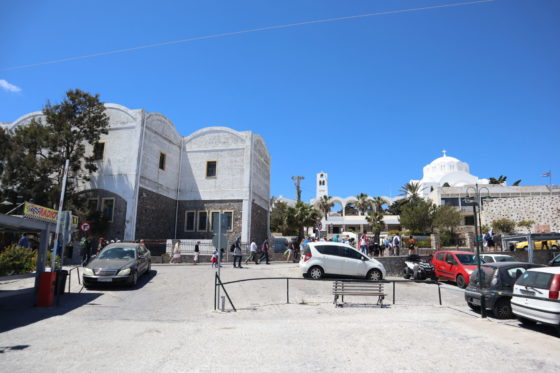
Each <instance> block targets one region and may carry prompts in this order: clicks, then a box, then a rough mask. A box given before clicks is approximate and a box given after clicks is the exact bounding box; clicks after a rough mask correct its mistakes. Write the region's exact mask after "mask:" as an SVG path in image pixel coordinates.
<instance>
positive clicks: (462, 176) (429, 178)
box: [410, 150, 489, 197]
mask: <svg viewBox="0 0 560 373" xmlns="http://www.w3.org/2000/svg"><path fill="white" fill-rule="evenodd" d="M410 181H411V182H414V183H420V195H421V196H423V197H425V196H427V195H428V194H429V193H430V191H431V190H432V189H434V188H438V187H442V186H444V185H445V186H451V187H460V186H464V185H473V184H488V183H489V181H488V179H479V178H478V177H476V176H474V175H471V173H470V169H469V165H468V163H465V162H461V161H460V160H458V159H457V158H454V157H449V156H447V152H446V151H445V150H444V151H443V156H441V157H439V158H436V159H434V160H433V161H432V162H431V163H430V164H428V165H426V166H424V170H423V177H422V180H410Z"/></svg>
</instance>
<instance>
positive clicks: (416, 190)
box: [400, 181, 421, 201]
mask: <svg viewBox="0 0 560 373" xmlns="http://www.w3.org/2000/svg"><path fill="white" fill-rule="evenodd" d="M420 190H421V186H420V183H419V182H418V183H415V182H414V181H410V182H408V183H406V184H404V185H403V186H402V187H401V190H400V192H401V194H400V195H401V196H403V197H405V198H406V199H408V200H409V201H411V200H416V199H418V198H419V197H420Z"/></svg>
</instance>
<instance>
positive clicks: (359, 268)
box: [342, 247, 367, 276]
mask: <svg viewBox="0 0 560 373" xmlns="http://www.w3.org/2000/svg"><path fill="white" fill-rule="evenodd" d="M342 250H343V253H344V264H343V267H342V271H343V274H344V275H348V276H365V275H366V272H367V264H366V263H365V260H364V259H363V258H365V257H364V256H363V255H362V254H360V253H359V252H357V251H356V250H354V249H351V248H349V247H342Z"/></svg>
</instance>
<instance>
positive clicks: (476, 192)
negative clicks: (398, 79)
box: [466, 184, 490, 318]
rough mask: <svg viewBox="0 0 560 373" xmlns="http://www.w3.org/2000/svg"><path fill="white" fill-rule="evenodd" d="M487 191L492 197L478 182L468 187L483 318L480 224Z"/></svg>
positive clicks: (484, 308) (484, 313)
mask: <svg viewBox="0 0 560 373" xmlns="http://www.w3.org/2000/svg"><path fill="white" fill-rule="evenodd" d="M484 191H486V198H489V197H490V190H489V189H488V188H486V187H480V188H479V187H478V184H475V186H474V187H467V198H466V200H467V201H468V202H471V203H472V207H473V214H474V235H475V242H476V268H477V275H478V286H479V287H480V316H481V317H482V318H485V317H486V304H485V303H486V302H485V301H484V292H483V290H482V270H481V269H480V251H481V250H480V244H481V243H482V242H481V241H482V239H481V238H482V227H481V226H480V210H481V208H482V196H481V194H480V193H481V192H484ZM477 206H478V219H477V216H476V214H477V212H476V207H477ZM479 232H480V239H479Z"/></svg>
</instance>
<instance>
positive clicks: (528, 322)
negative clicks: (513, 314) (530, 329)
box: [517, 316, 537, 326]
mask: <svg viewBox="0 0 560 373" xmlns="http://www.w3.org/2000/svg"><path fill="white" fill-rule="evenodd" d="M517 320H519V322H520V323H521V324H522V325H524V326H533V325H535V324H536V323H537V322H536V321H533V320H529V319H526V318H524V317H521V316H517Z"/></svg>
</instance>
